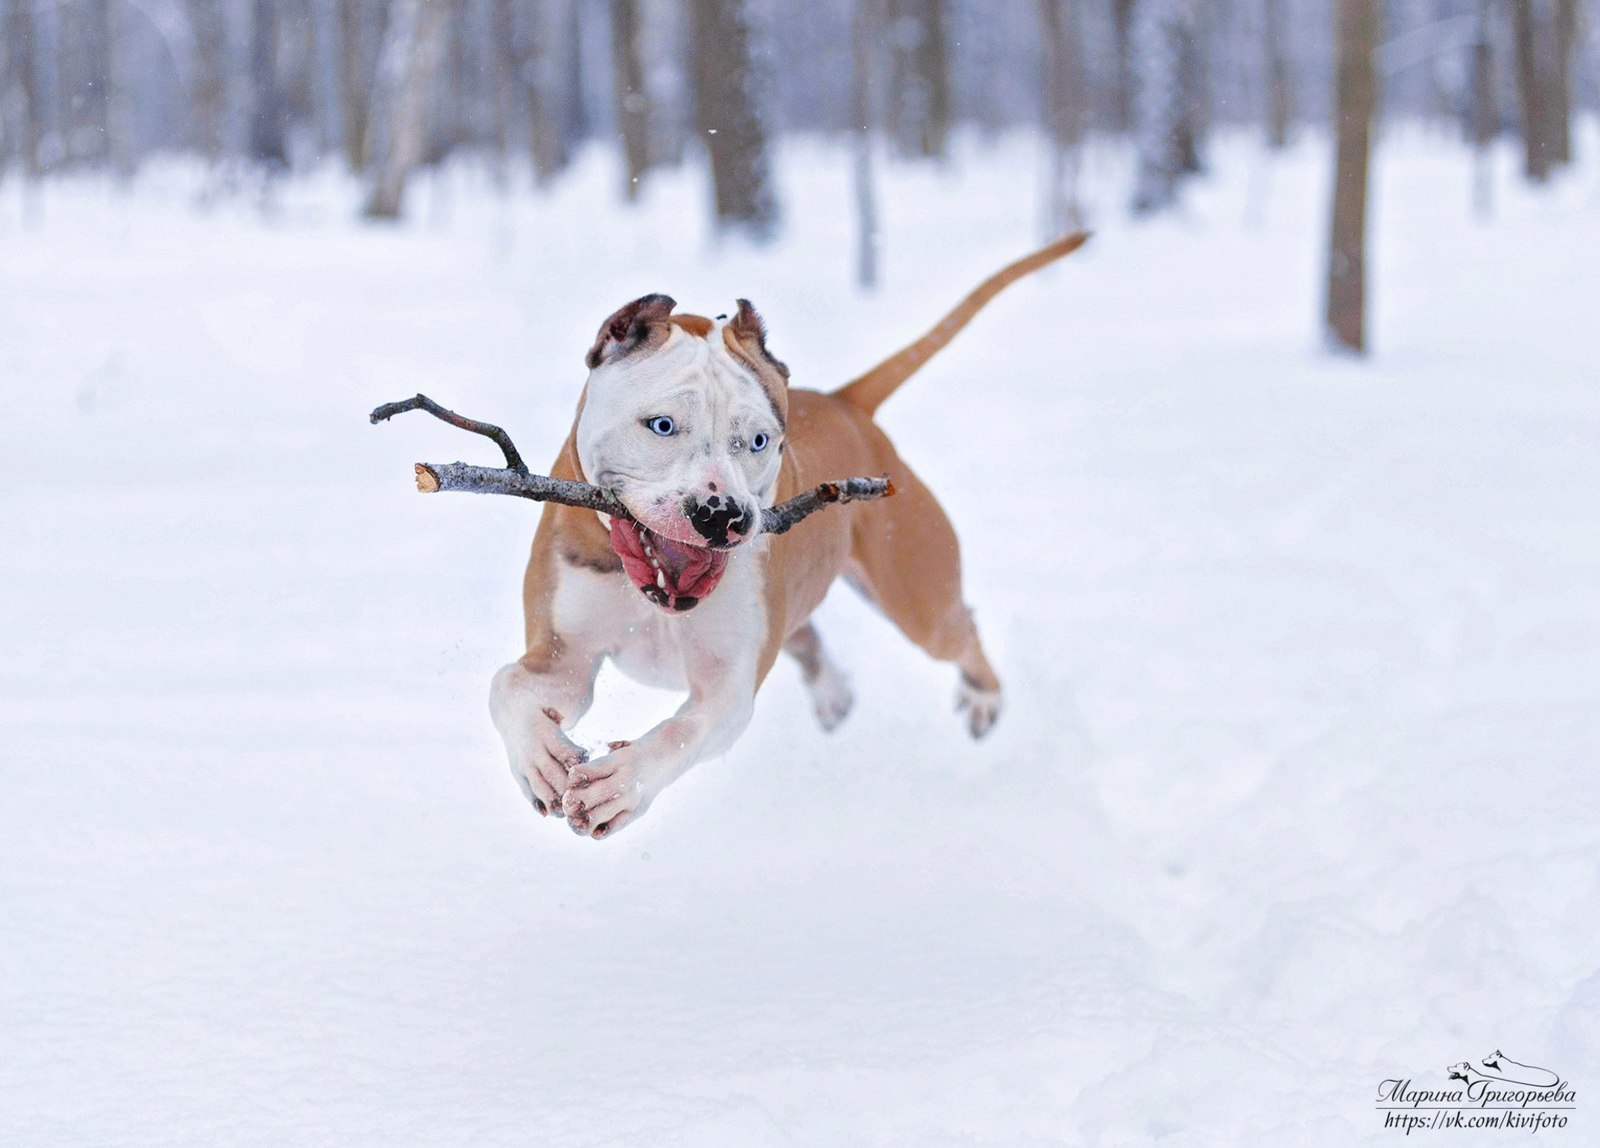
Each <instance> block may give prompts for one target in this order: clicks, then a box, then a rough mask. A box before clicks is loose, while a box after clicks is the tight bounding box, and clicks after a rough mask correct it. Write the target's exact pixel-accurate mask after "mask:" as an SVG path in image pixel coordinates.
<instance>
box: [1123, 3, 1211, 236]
mask: <svg viewBox="0 0 1600 1148" xmlns="http://www.w3.org/2000/svg"><path fill="white" fill-rule="evenodd" d="M1133 48H1134V59H1135V60H1136V61H1137V62H1138V65H1139V74H1138V82H1137V84H1136V86H1135V91H1134V104H1133V108H1134V125H1135V146H1136V148H1137V151H1138V167H1137V171H1136V173H1135V177H1134V180H1135V182H1134V192H1133V204H1132V206H1133V210H1134V212H1135V213H1137V214H1147V213H1150V212H1155V211H1162V210H1165V209H1166V208H1168V207H1171V206H1172V204H1173V203H1174V202H1175V201H1176V199H1177V191H1178V181H1179V179H1180V178H1181V177H1183V176H1184V175H1187V174H1190V173H1193V172H1196V171H1198V170H1200V155H1199V136H1200V132H1201V118H1202V115H1203V104H1204V100H1203V96H1202V92H1201V88H1202V75H1203V67H1202V64H1201V58H1200V56H1201V53H1200V45H1199V28H1198V17H1197V13H1196V10H1195V8H1194V6H1193V4H1192V3H1191V2H1190V0H1139V3H1138V4H1137V6H1136V7H1135V8H1134V13H1133Z"/></svg>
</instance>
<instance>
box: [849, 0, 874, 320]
mask: <svg viewBox="0 0 1600 1148" xmlns="http://www.w3.org/2000/svg"><path fill="white" fill-rule="evenodd" d="M879 4H880V0H856V9H855V15H854V18H853V20H852V21H851V28H850V32H851V36H850V39H851V80H852V83H851V92H850V96H851V98H850V119H851V124H850V140H851V149H852V152H853V157H852V158H853V159H854V165H853V174H854V182H855V200H856V283H857V284H858V285H860V286H861V287H863V288H865V289H867V290H871V289H872V288H874V287H876V286H877V285H878V242H879V238H878V200H877V195H876V193H875V192H874V190H873V179H872V142H873V141H872V134H873V133H872V73H873V56H874V48H875V47H876V45H877V42H878V30H879V26H880V22H881V21H880V17H879V12H878V8H879Z"/></svg>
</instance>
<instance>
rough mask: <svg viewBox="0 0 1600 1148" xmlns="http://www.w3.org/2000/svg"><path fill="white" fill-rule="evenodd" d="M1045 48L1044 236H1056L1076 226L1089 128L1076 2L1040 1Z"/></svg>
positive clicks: (1079, 220) (1079, 218)
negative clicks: (1047, 141) (1047, 161)
mask: <svg viewBox="0 0 1600 1148" xmlns="http://www.w3.org/2000/svg"><path fill="white" fill-rule="evenodd" d="M1038 2H1039V23H1040V40H1041V42H1042V44H1043V46H1044V68H1043V72H1044V77H1043V78H1044V84H1043V92H1044V108H1043V112H1044V122H1045V127H1046V129H1047V130H1048V132H1049V137H1050V175H1049V182H1048V184H1047V186H1046V192H1045V212H1044V220H1045V231H1046V232H1047V234H1048V235H1059V234H1060V233H1061V232H1063V231H1067V230H1070V229H1072V228H1076V227H1078V226H1080V225H1081V224H1082V222H1083V208H1082V206H1081V205H1080V204H1079V202H1078V169H1079V166H1080V164H1081V162H1082V156H1083V137H1084V132H1085V131H1086V130H1087V128H1088V125H1089V80H1088V65H1087V61H1086V59H1085V56H1084V48H1083V12H1082V10H1081V4H1080V0H1038Z"/></svg>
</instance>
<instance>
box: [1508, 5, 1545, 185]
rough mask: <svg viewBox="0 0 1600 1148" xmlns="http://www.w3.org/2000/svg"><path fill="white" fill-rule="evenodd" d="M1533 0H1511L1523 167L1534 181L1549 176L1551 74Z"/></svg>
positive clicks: (1542, 180) (1542, 179)
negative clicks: (1520, 109) (1520, 116)
mask: <svg viewBox="0 0 1600 1148" xmlns="http://www.w3.org/2000/svg"><path fill="white" fill-rule="evenodd" d="M1538 17H1539V14H1538V13H1537V12H1536V11H1535V10H1534V0H1512V5H1511V26H1512V32H1513V38H1514V39H1515V41H1516V48H1517V94H1518V96H1519V98H1520V100H1521V103H1522V147H1523V153H1522V171H1523V174H1524V175H1526V176H1527V177H1528V178H1529V179H1530V180H1532V181H1533V182H1534V183H1543V182H1544V181H1545V180H1546V179H1548V178H1550V167H1551V162H1552V158H1553V157H1552V155H1551V148H1550V143H1551V141H1550V123H1551V119H1552V115H1551V108H1550V100H1551V96H1552V94H1553V92H1552V88H1553V86H1554V85H1553V83H1552V76H1551V75H1550V71H1551V69H1550V67H1549V62H1548V60H1547V59H1546V51H1545V43H1544V41H1545V37H1544V35H1543V34H1542V33H1543V31H1544V29H1543V28H1542V27H1541V25H1542V23H1543V22H1542V21H1541V20H1540V19H1539V18H1538Z"/></svg>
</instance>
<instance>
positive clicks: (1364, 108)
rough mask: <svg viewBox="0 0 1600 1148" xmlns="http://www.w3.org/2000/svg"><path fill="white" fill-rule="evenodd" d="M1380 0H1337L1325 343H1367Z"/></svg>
mask: <svg viewBox="0 0 1600 1148" xmlns="http://www.w3.org/2000/svg"><path fill="white" fill-rule="evenodd" d="M1379 3H1380V0H1338V2H1337V7H1336V8H1335V14H1336V19H1337V21H1338V48H1337V51H1338V57H1337V64H1336V67H1337V78H1336V80H1335V84H1334V117H1335V136H1336V140H1337V143H1336V145H1335V154H1334V172H1333V223H1332V227H1331V228H1330V232H1329V240H1328V292H1327V311H1326V319H1327V334H1328V340H1329V344H1330V346H1333V347H1336V348H1338V349H1340V350H1344V351H1349V352H1352V353H1355V354H1364V353H1365V352H1366V349H1367V332H1366V313H1367V309H1366V265H1367V263H1366V251H1367V166H1368V161H1369V157H1370V154H1371V148H1372V128H1373V121H1374V118H1375V115H1376V111H1377V101H1378V72H1377V66H1376V55H1377V44H1378V24H1379Z"/></svg>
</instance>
